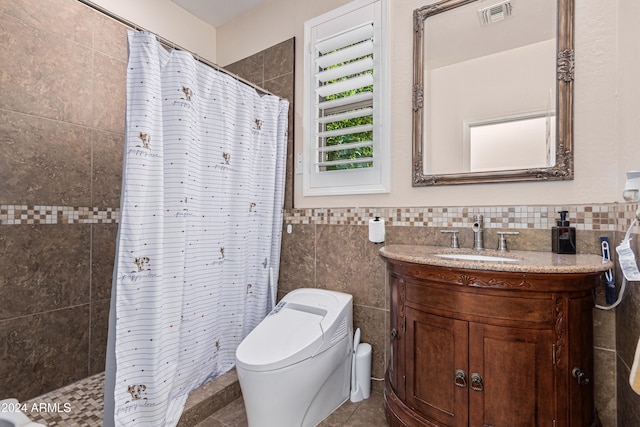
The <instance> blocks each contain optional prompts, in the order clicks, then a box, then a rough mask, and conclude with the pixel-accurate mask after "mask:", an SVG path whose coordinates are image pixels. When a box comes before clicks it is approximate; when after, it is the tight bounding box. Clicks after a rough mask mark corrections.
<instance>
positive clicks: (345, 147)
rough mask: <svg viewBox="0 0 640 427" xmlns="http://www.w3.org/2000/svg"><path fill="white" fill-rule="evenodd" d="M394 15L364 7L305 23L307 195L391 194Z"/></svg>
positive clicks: (366, 3) (367, 0)
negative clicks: (390, 38) (388, 32)
mask: <svg viewBox="0 0 640 427" xmlns="http://www.w3.org/2000/svg"><path fill="white" fill-rule="evenodd" d="M386 7H387V3H386V0H384V1H382V0H377V1H372V0H363V1H356V2H352V3H350V4H347V5H346V6H344V7H341V8H339V9H336V10H334V11H332V12H329V13H327V14H325V15H322V16H319V17H317V18H314V19H313V20H311V21H308V22H306V23H305V45H306V47H307V52H305V53H306V55H305V79H306V82H305V112H304V123H305V153H304V159H305V169H304V171H303V181H304V184H305V185H304V193H305V195H324V194H358V193H379V192H388V181H389V148H388V147H389V141H388V137H386V135H387V134H388V125H386V124H384V120H385V119H387V118H388V116H389V114H388V110H386V105H387V104H388V102H384V99H385V98H386V94H387V87H386V86H388V85H387V84H386V69H385V64H386V60H385V55H384V53H385V49H384V45H385V43H386V39H385V35H384V33H383V31H382V29H383V28H382V24H383V19H382V16H383V11H386ZM385 15H386V13H385ZM385 110H386V111H385Z"/></svg>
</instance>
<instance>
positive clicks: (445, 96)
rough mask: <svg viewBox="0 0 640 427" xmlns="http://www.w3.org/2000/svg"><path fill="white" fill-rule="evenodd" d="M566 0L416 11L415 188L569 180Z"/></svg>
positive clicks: (472, 0) (455, 2)
mask: <svg viewBox="0 0 640 427" xmlns="http://www.w3.org/2000/svg"><path fill="white" fill-rule="evenodd" d="M570 3H571V2H570V1H563V0H560V1H557V0H504V1H500V0H445V1H439V2H437V3H434V4H431V5H427V6H424V7H423V8H421V9H417V10H416V11H414V19H415V22H414V24H415V25H414V28H415V31H416V33H415V35H414V67H415V69H414V176H413V184H414V185H437V184H458V183H473V182H500V181H514V180H534V179H572V177H573V173H572V170H571V168H572V152H571V147H570V142H571V123H570V117H571V115H572V111H571V107H572V106H571V98H570V95H571V92H572V74H571V78H570V79H569V81H565V80H564V78H565V77H566V73H561V72H560V69H559V68H557V66H558V58H559V55H558V53H561V54H562V55H565V54H566V52H565V50H564V49H563V50H562V51H560V48H561V47H562V48H564V47H565V46H571V45H572V43H573V40H572V16H573V12H572V4H570ZM558 5H560V8H558ZM568 6H571V9H570V10H567V7H568ZM568 18H571V19H570V21H571V25H569V26H567V24H566V22H567V20H568ZM560 24H562V25H560ZM565 27H567V28H565ZM570 53H571V55H572V53H573V51H572V50H570ZM570 68H571V73H572V71H573V63H572V61H571V64H570ZM559 94H560V95H561V96H559Z"/></svg>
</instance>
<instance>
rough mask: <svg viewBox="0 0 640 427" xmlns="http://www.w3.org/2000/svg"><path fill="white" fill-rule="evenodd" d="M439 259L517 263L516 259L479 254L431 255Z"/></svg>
mask: <svg viewBox="0 0 640 427" xmlns="http://www.w3.org/2000/svg"><path fill="white" fill-rule="evenodd" d="M433 255H434V256H437V257H440V258H449V259H457V260H460V261H480V262H518V261H520V260H519V259H517V258H509V257H503V256H492V255H481V254H433Z"/></svg>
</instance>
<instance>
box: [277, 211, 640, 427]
mask: <svg viewBox="0 0 640 427" xmlns="http://www.w3.org/2000/svg"><path fill="white" fill-rule="evenodd" d="M561 209H566V210H568V211H569V215H568V218H569V219H570V220H571V223H572V224H573V225H575V227H576V234H577V246H578V252H579V253H592V254H600V236H607V237H609V238H610V240H611V242H612V246H613V245H617V244H618V242H619V241H620V240H621V239H622V237H623V236H624V232H625V231H626V230H627V229H628V227H629V225H630V224H631V222H632V219H633V217H634V215H635V205H620V204H606V205H573V206H571V205H570V206H503V207H469V208H460V207H453V208H422V207H416V208H398V209H396V208H343V209H289V210H287V211H286V212H285V228H284V232H283V252H282V259H281V269H280V282H279V290H280V292H281V293H283V294H284V293H286V292H288V291H291V290H293V289H296V288H299V287H318V288H326V289H333V290H339V291H345V292H349V293H351V294H353V295H354V322H355V327H360V328H361V329H362V340H363V342H369V343H371V344H372V347H373V369H372V374H373V376H374V377H378V378H382V377H383V376H384V371H385V366H386V354H387V351H388V346H387V344H388V340H387V331H388V329H389V328H388V327H387V324H388V323H387V322H388V316H389V307H388V294H387V292H386V291H387V285H386V271H385V263H384V261H383V260H382V259H381V258H380V256H379V255H378V250H379V248H380V246H381V245H376V244H373V243H371V242H369V241H368V227H367V224H368V220H369V219H370V218H372V217H374V216H380V217H381V218H383V219H384V220H385V222H386V241H385V243H386V244H417V245H436V246H445V247H446V246H448V245H449V241H450V236H448V235H443V234H442V233H440V230H443V229H451V228H456V229H458V230H460V233H459V234H460V245H461V247H467V248H468V247H472V246H473V232H472V231H471V224H472V222H473V220H472V218H473V216H474V215H476V214H482V215H483V216H484V221H485V227H486V230H485V246H486V247H487V248H492V247H497V243H498V239H497V233H496V231H505V230H510V231H518V232H519V233H520V234H519V235H518V236H513V237H511V238H510V239H509V248H510V249H512V250H532V251H549V250H550V248H551V232H550V228H551V227H552V226H553V225H554V224H555V218H556V216H557V214H556V213H557V212H558V211H559V210H561ZM287 225H291V233H288V232H287ZM636 230H637V229H636ZM634 240H637V239H634ZM635 245H636V253H638V251H637V250H638V249H639V248H640V245H638V243H637V242H635ZM616 277H617V278H618V280H619V278H620V277H621V275H620V272H617V274H616ZM639 297H640V291H637V292H636V291H635V289H632V287H631V286H630V287H629V288H628V291H627V296H626V298H625V300H624V301H625V302H624V304H623V307H621V308H620V309H618V310H620V311H621V312H623V311H622V310H624V309H626V310H630V311H634V310H635V309H634V307H638V298H639ZM597 301H598V303H599V304H604V288H603V287H600V288H598V289H597ZM634 316H636V319H635V322H631V323H632V325H631V328H630V330H629V333H623V334H619V337H618V340H619V341H620V340H622V341H625V342H627V341H633V345H634V348H633V350H635V342H637V337H636V338H632V337H633V334H634V333H635V334H637V333H638V332H640V322H638V320H640V319H638V318H637V314H636V315H634ZM618 317H620V316H618ZM618 322H620V319H618ZM594 332H595V340H594V341H595V343H594V344H595V345H594V346H595V348H594V352H595V360H596V362H595V370H596V372H595V383H596V407H597V408H598V411H599V414H600V418H601V420H602V421H603V425H604V426H615V425H616V417H618V419H628V420H633V422H638V421H640V418H637V415H630V414H628V413H627V412H626V409H625V410H624V411H625V412H624V413H623V414H622V415H620V414H617V413H616V412H617V401H616V393H618V394H621V395H622V396H623V397H624V396H627V395H628V396H627V398H628V399H629V405H633V404H634V402H635V403H636V404H637V402H638V400H637V396H635V395H629V393H628V392H626V391H628V390H627V389H629V387H628V386H627V385H626V383H620V382H618V384H616V367H617V368H618V372H619V373H618V375H620V376H624V375H626V376H627V378H628V375H629V367H630V366H631V365H630V364H629V362H628V360H629V359H627V358H626V357H627V356H626V355H623V356H622V357H625V359H624V363H619V360H618V359H617V358H616V348H617V347H616V345H617V344H616V316H615V311H602V310H594ZM628 335H630V336H628ZM634 340H635V341H634ZM618 345H619V344H618ZM620 357H621V356H618V358H620ZM630 357H631V360H632V358H633V353H630ZM625 372H626V373H625ZM616 386H618V388H619V389H620V388H621V389H623V390H622V391H621V390H618V391H617V390H616ZM374 387H381V384H380V383H377V382H376V383H374ZM620 404H621V405H624V404H625V402H624V401H623V402H620ZM630 417H631V418H630ZM633 417H635V418H633ZM628 425H633V424H628Z"/></svg>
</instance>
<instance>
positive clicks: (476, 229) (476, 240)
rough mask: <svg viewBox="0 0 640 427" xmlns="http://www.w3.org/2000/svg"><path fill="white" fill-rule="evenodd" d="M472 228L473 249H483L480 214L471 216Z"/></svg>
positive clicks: (482, 220) (482, 230)
mask: <svg viewBox="0 0 640 427" xmlns="http://www.w3.org/2000/svg"><path fill="white" fill-rule="evenodd" d="M471 229H472V230H473V234H474V236H473V250H475V251H482V250H484V218H483V217H482V215H474V216H473V225H472V226H471Z"/></svg>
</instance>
